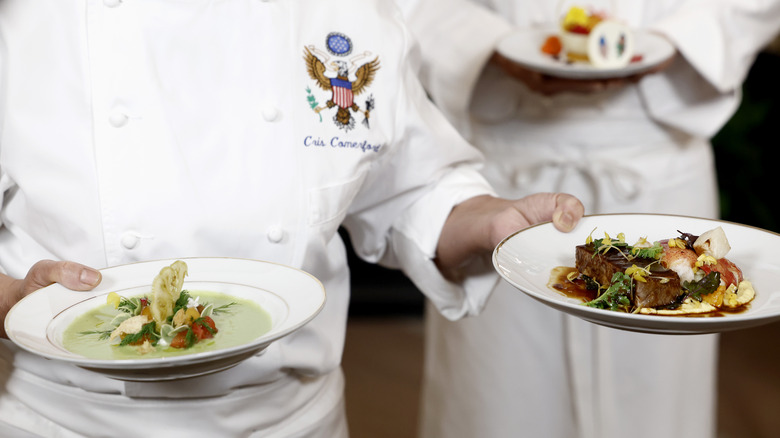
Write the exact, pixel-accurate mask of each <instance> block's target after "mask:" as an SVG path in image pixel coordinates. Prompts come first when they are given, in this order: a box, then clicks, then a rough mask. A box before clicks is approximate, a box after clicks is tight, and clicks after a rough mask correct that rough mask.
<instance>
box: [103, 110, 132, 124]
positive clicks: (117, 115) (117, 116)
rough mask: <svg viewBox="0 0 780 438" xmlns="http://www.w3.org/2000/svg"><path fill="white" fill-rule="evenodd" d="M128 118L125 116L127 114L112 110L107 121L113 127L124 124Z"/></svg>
mask: <svg viewBox="0 0 780 438" xmlns="http://www.w3.org/2000/svg"><path fill="white" fill-rule="evenodd" d="M128 120H130V119H129V117H127V114H125V113H124V112H122V111H120V110H113V111H111V114H109V116H108V123H110V124H111V126H113V127H114V128H121V127H123V126H125V125H126V124H127V121H128Z"/></svg>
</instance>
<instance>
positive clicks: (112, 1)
mask: <svg viewBox="0 0 780 438" xmlns="http://www.w3.org/2000/svg"><path fill="white" fill-rule="evenodd" d="M103 4H104V5H106V6H108V7H109V8H115V7H117V6H119V5H121V4H122V0H103Z"/></svg>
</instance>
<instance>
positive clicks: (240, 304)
mask: <svg viewBox="0 0 780 438" xmlns="http://www.w3.org/2000/svg"><path fill="white" fill-rule="evenodd" d="M189 294H190V296H192V297H193V298H195V297H200V303H201V304H205V303H210V304H213V305H214V308H215V309H217V308H219V307H220V306H227V305H229V306H228V307H227V308H226V310H224V311H219V312H215V313H214V314H213V315H211V318H212V319H213V320H214V323H215V324H216V326H217V330H218V332H217V334H216V335H214V338H212V339H204V340H202V341H200V342H198V343H196V344H195V345H193V346H192V347H190V348H186V349H179V348H171V347H169V346H161V345H158V346H156V347H154V349H153V350H152V351H150V352H147V353H144V354H141V353H140V352H139V349H138V347H137V346H132V345H124V346H121V347H120V346H118V345H116V340H114V341H109V340H108V339H100V335H99V334H97V333H94V332H100V331H105V330H110V329H111V326H110V323H111V320H112V319H113V318H114V317H115V316H116V315H117V313H119V311H118V310H116V309H115V308H114V306H112V305H111V304H105V305H103V306H99V307H97V308H95V309H92V310H90V311H88V312H86V313H85V314H83V315H81V316H79V317H78V318H76V319H75V320H73V322H72V323H71V324H70V325H69V326H68V328H67V329H65V332H64V333H63V339H62V342H63V345H64V347H65V348H66V349H68V350H69V351H71V352H73V353H76V354H80V355H82V356H85V357H87V358H90V359H98V360H118V359H154V358H160V357H171V356H181V355H185V354H193V353H199V352H202V351H213V350H219V349H223V348H230V347H235V346H237V345H243V344H246V343H247V342H250V341H252V340H254V339H255V338H257V337H258V336H261V335H262V334H264V333H266V332H268V331H269V330H270V329H271V316H270V315H269V314H268V312H266V311H265V310H263V309H262V308H261V307H260V306H258V305H257V304H256V303H254V302H252V301H249V300H245V299H242V298H236V297H232V296H228V295H225V294H221V293H218V292H211V291H189ZM231 303H232V304H231Z"/></svg>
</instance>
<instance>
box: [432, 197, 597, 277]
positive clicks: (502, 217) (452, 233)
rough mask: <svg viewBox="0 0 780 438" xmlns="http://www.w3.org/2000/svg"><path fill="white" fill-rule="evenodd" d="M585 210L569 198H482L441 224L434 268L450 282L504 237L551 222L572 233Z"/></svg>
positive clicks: (464, 204)
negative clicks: (459, 271) (461, 269)
mask: <svg viewBox="0 0 780 438" xmlns="http://www.w3.org/2000/svg"><path fill="white" fill-rule="evenodd" d="M584 213H585V207H584V206H583V205H582V203H581V202H580V201H579V199H577V198H575V197H574V196H572V195H568V194H565V193H537V194H534V195H531V196H526V197H525V198H522V199H517V200H510V199H503V198H495V197H493V196H488V195H482V196H476V197H474V198H471V199H467V200H466V201H464V202H462V203H460V204H458V205H457V206H455V208H453V209H452V212H451V213H450V215H449V217H448V218H447V221H446V222H445V223H444V227H443V228H442V232H441V235H440V236H439V243H438V247H437V249H436V264H437V266H438V267H439V270H441V272H442V273H443V274H444V275H445V276H446V277H447V278H450V279H453V280H457V279H458V276H457V272H458V270H459V268H461V267H462V266H463V265H465V264H467V263H468V262H469V261H470V260H471V259H472V258H474V257H477V256H481V255H484V254H489V253H490V252H492V251H493V249H494V248H495V247H496V245H498V244H499V243H500V242H501V240H503V239H504V238H505V237H506V236H508V235H510V234H512V233H514V232H515V231H518V230H520V229H522V228H526V227H529V226H531V225H534V224H537V223H540V222H546V221H552V223H553V225H554V226H555V228H557V229H558V230H560V231H563V232H569V231H571V230H572V229H574V226H575V225H577V222H579V220H580V218H582V216H583V214H584Z"/></svg>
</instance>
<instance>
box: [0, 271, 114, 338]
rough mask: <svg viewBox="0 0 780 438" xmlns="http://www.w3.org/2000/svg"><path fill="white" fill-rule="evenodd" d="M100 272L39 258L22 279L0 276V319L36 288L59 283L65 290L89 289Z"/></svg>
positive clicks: (0, 334) (2, 330) (1, 328)
mask: <svg viewBox="0 0 780 438" xmlns="http://www.w3.org/2000/svg"><path fill="white" fill-rule="evenodd" d="M101 279H102V277H101V275H100V271H98V270H96V269H93V268H90V267H88V266H84V265H81V264H78V263H75V262H55V261H53V260H41V261H40V262H38V263H36V264H34V265H33V266H32V268H30V270H29V271H28V272H27V276H26V277H24V278H23V279H21V280H19V279H15V278H11V277H9V276H7V275H0V321H4V320H5V316H6V314H7V313H8V311H9V310H11V307H13V305H14V304H16V303H17V302H18V301H19V300H21V299H22V298H24V297H25V296H27V295H29V294H31V293H33V292H35V291H36V290H38V289H40V288H42V287H46V286H49V285H51V284H54V283H59V284H61V285H63V286H65V287H67V288H68V289H73V290H90V289H94V288H95V286H97V285H98V284H100V280H101ZM0 337H3V338H7V337H8V336H7V335H6V333H5V327H4V326H3V325H2V324H0Z"/></svg>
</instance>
